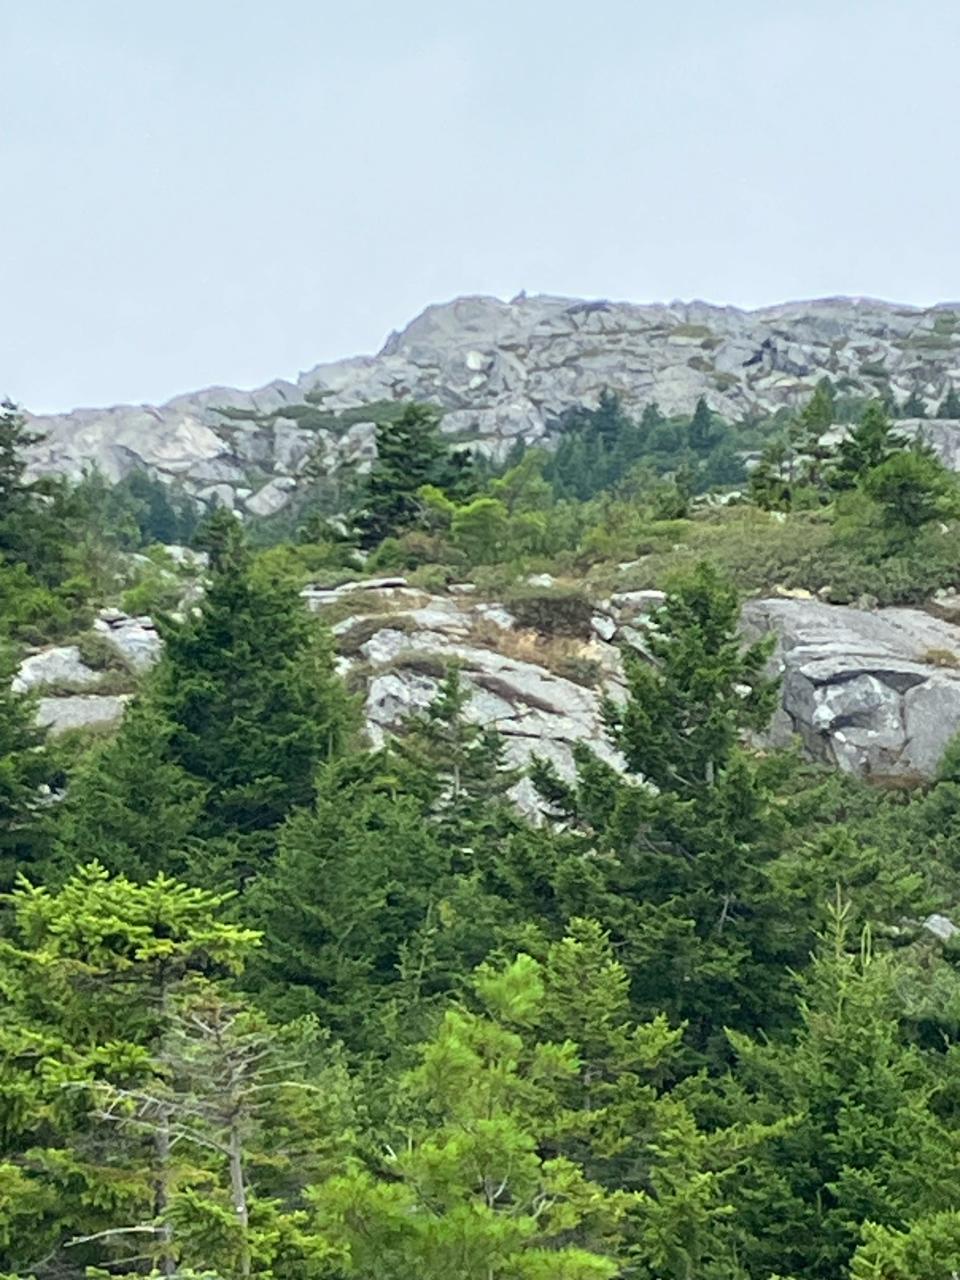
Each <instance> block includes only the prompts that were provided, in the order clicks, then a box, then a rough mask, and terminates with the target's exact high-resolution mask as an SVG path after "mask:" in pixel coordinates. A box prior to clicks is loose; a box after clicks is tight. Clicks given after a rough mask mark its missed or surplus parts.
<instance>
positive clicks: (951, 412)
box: [937, 384, 960, 419]
mask: <svg viewBox="0 0 960 1280" xmlns="http://www.w3.org/2000/svg"><path fill="white" fill-rule="evenodd" d="M937 417H938V418H952V419H957V418H960V394H958V393H957V389H956V387H954V386H953V385H952V384H951V385H950V386H949V387H948V388H947V393H946V395H945V396H944V397H943V399H942V400H941V401H940V407H939V409H938V410H937Z"/></svg>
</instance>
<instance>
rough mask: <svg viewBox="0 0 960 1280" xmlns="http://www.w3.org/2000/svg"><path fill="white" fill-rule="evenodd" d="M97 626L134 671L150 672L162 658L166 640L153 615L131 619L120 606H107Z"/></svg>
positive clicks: (95, 627) (96, 629) (97, 620)
mask: <svg viewBox="0 0 960 1280" xmlns="http://www.w3.org/2000/svg"><path fill="white" fill-rule="evenodd" d="M93 627H94V630H95V631H98V632H99V633H100V634H101V635H102V636H103V637H104V639H105V640H106V641H107V642H108V643H109V644H110V645H112V646H113V648H114V649H116V651H117V653H119V654H120V656H121V657H122V658H123V659H124V660H125V661H126V662H128V663H129V665H130V666H131V667H132V668H133V670H134V671H137V672H141V671H146V670H147V669H148V668H149V667H152V666H153V664H154V663H155V662H156V661H157V659H158V658H159V657H160V651H161V649H162V648H163V641H162V640H161V639H160V636H159V635H158V634H157V629H156V627H155V626H154V624H153V619H152V618H148V617H146V616H144V617H140V618H131V617H129V616H128V615H127V614H125V613H121V612H120V611H119V610H117V609H104V610H102V611H101V613H100V616H99V617H98V618H97V619H96V621H95V622H94V624H93Z"/></svg>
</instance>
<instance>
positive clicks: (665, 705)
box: [0, 381, 960, 1280]
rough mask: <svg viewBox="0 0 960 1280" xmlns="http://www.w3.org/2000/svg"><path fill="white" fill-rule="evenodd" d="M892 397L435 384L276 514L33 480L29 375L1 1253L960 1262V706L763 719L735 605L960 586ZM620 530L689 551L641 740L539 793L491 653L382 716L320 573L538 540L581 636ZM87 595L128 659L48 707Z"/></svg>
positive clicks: (756, 665) (0, 799)
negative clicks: (797, 402) (445, 420)
mask: <svg viewBox="0 0 960 1280" xmlns="http://www.w3.org/2000/svg"><path fill="white" fill-rule="evenodd" d="M315 407H316V406H315ZM321 407H322V406H321ZM892 410H893V411H894V412H891V411H892ZM318 412H319V410H318ZM896 412H910V407H909V406H906V407H904V408H902V409H900V410H897V408H896V406H892V405H889V404H887V405H885V404H883V403H882V402H880V401H870V402H853V401H851V400H850V399H849V398H847V399H846V400H844V399H843V398H842V397H839V396H838V395H837V394H836V392H835V390H834V388H833V387H831V385H830V384H829V382H827V381H824V382H823V383H821V384H820V385H819V386H818V388H817V390H816V392H815V393H814V395H813V397H812V399H811V401H810V403H809V404H808V405H806V407H805V408H804V409H803V410H802V411H800V412H799V413H797V414H795V415H782V416H781V418H779V419H778V420H776V421H771V422H764V423H758V422H754V423H739V424H728V423H725V422H723V421H721V420H720V419H719V418H718V417H717V415H716V414H714V413H712V412H711V411H710V410H709V408H708V407H707V405H706V404H705V403H704V402H701V403H700V404H699V405H697V407H696V410H695V412H694V413H693V414H692V415H690V416H689V417H688V418H685V419H667V418H665V417H664V416H663V415H662V414H661V413H660V412H659V410H658V409H657V407H656V405H650V406H648V407H647V409H646V410H645V411H644V412H643V413H642V414H641V415H636V416H634V415H631V414H629V413H628V412H626V411H625V409H624V408H623V406H622V405H621V404H620V403H619V402H618V401H617V399H616V398H615V397H614V396H604V397H603V399H602V400H601V401H600V403H599V405H597V406H594V407H591V408H586V407H585V408H582V409H578V410H577V411H576V412H575V413H572V414H570V415H569V417H568V418H567V419H566V420H565V421H564V422H562V423H560V424H558V428H557V433H556V438H555V441H554V446H555V447H552V448H548V449H539V448H524V447H523V446H519V447H518V448H516V449H515V450H513V452H512V453H511V454H510V456H508V457H507V458H505V459H501V460H499V461H496V462H494V461H491V460H490V459H489V458H484V457H479V456H476V455H475V454H474V453H472V452H471V451H470V449H469V448H468V447H466V446H465V445H464V444H463V442H457V441H455V440H454V441H451V440H448V439H446V438H445V437H444V436H443V434H442V431H441V429H440V428H441V421H440V415H439V413H438V412H437V411H436V410H434V409H433V408H432V407H430V406H424V405H416V404H414V405H405V406H402V407H400V408H399V409H397V410H396V411H393V412H391V413H390V414H387V415H384V418H383V421H382V423H381V425H380V426H379V429H378V456H377V460H376V461H375V462H374V464H373V466H372V467H371V469H370V470H369V472H367V473H365V474H356V475H354V476H351V477H344V478H342V481H338V484H337V503H336V504H334V505H335V506H338V509H336V510H333V509H330V505H329V502H328V501H327V499H328V498H329V494H330V486H329V484H328V483H327V482H326V481H323V490H322V492H323V497H324V500H323V501H320V499H319V497H318V493H319V490H318V489H311V487H310V485H306V486H305V487H304V490H303V494H302V495H301V497H300V498H299V499H298V501H297V503H296V504H294V506H293V508H292V513H285V514H284V516H283V519H282V520H279V519H273V520H264V521H263V522H260V523H259V524H258V523H256V522H251V523H250V524H249V526H248V527H247V526H244V525H242V524H241V523H240V522H239V521H238V520H237V519H236V518H235V517H234V516H233V515H232V514H230V513H229V512H227V511H225V510H223V509H214V510H212V511H207V512H204V511H201V510H199V509H197V507H196V505H195V504H194V503H193V501H192V500H191V499H189V498H188V497H187V496H186V495H184V494H180V493H178V492H177V491H176V490H175V489H174V488H172V487H167V486H164V485H163V484H160V483H159V482H158V481H156V480H155V479H152V478H151V477H149V476H147V475H144V474H140V473H136V472H134V473H132V474H131V475H129V476H128V477H127V478H126V479H125V480H123V481H121V482H120V483H119V484H115V485H111V484H108V483H107V482H106V481H105V480H104V479H103V477H101V476H98V475H97V474H95V473H91V474H89V475H87V476H86V477H85V478H84V479H83V480H82V481H81V482H79V483H67V482H63V481H59V480H51V479H35V478H32V477H31V476H30V475H29V474H28V473H27V471H26V470H25V467H24V464H23V458H22V452H23V449H24V448H25V446H26V445H27V443H28V442H29V441H28V434H29V433H28V432H27V429H26V426H25V424H24V421H23V419H22V417H21V415H20V414H19V413H18V411H17V409H16V408H15V407H14V406H13V405H6V406H4V408H3V410H2V416H0V632H2V639H3V644H4V655H5V656H4V660H3V661H4V679H3V683H2V686H0V850H2V856H0V880H2V885H0V889H2V891H3V897H2V902H0V948H2V966H0V987H2V997H3V998H2V1005H0V1008H2V1014H0V1277H2V1280H14V1278H17V1280H28V1278H32V1280H82V1278H84V1277H87V1278H89V1280H107V1278H108V1277H109V1278H114V1280H133V1278H134V1277H166V1278H168V1280H170V1278H173V1277H176V1278H177V1280H246V1278H247V1277H260V1278H264V1280H266V1278H268V1277H272V1278H273V1280H351V1278H353V1280H615V1278H617V1277H623V1278H624V1280H846V1278H847V1277H850V1278H851V1280H953V1277H955V1276H956V1275H957V1274H958V1272H960V1041H958V1035H960V943H956V942H953V941H952V940H951V937H950V936H949V935H950V934H951V932H952V931H951V929H950V928H947V927H945V928H942V929H940V930H939V933H938V932H937V931H933V930H931V929H930V928H927V927H925V926H924V922H925V921H928V920H929V918H930V917H931V916H934V915H935V914H939V915H940V916H941V917H948V916H949V915H950V914H951V912H953V913H956V912H957V910H958V909H960V823H958V818H960V747H958V748H953V747H951V748H950V749H949V750H948V751H947V754H946V756H945V757H944V759H943V761H942V764H941V767H940V773H939V776H938V777H937V778H936V779H935V780H934V781H932V782H930V783H929V784H924V785H916V786H911V787H902V788H881V787H878V786H876V785H871V784H869V783H868V782H865V781H862V780H859V779H857V778H854V777H851V776H847V775H842V774H839V773H834V772H830V771H828V770H827V769H825V768H824V767H822V766H818V765H815V764H813V763H811V762H810V761H809V760H807V759H806V758H805V757H804V756H803V755H802V754H801V752H800V751H799V749H789V750H773V749H771V748H766V747H764V746H762V745H761V744H762V743H763V736H762V735H763V731H764V730H765V728H766V727H767V725H768V724H769V722H770V720H771V717H772V716H773V714H774V711H775V709H776V707H777V704H778V697H779V690H778V686H777V681H776V679H775V678H773V676H772V675H771V674H770V667H769V658H770V654H771V648H770V645H769V644H768V643H767V642H765V641H762V642H758V643H755V644H746V643H745V642H743V641H742V640H741V639H740V636H739V632H738V618H739V612H740V607H741V602H742V599H743V597H744V595H745V594H748V593H757V592H759V591H763V590H767V589H771V588H772V587H773V586H774V585H782V586H784V587H786V588H788V589H789V588H803V589H805V590H809V591H811V592H818V591H819V592H821V593H822V594H823V595H824V597H825V598H828V599H831V600H837V601H851V600H856V599H859V598H862V597H865V596H867V597H869V599H870V600H871V601H872V602H873V603H877V602H880V603H891V602H909V601H923V600H925V599H927V598H928V597H929V596H930V595H931V593H932V592H934V591H935V590H936V589H938V588H944V587H951V586H958V585H960V556H958V547H960V540H958V538H960V485H958V482H957V479H956V478H955V476H954V475H953V474H952V473H951V472H948V471H947V470H945V468H944V467H943V466H942V464H941V463H940V462H939V461H938V460H937V458H936V457H935V456H934V454H933V453H932V452H931V451H930V450H929V449H928V448H927V447H926V445H925V444H924V442H923V440H922V438H913V439H907V438H906V437H905V436H904V435H901V434H900V432H899V431H898V428H897V424H896V420H895V416H894V415H895V413H896ZM303 416H304V419H305V420H306V412H305V414H304V415H303ZM840 422H842V423H845V424H847V429H846V430H845V431H843V432H837V431H832V432H831V431H830V428H831V427H833V426H834V425H835V424H837V423H840ZM317 484H318V485H319V484H321V481H320V480H318V481H317ZM182 544H188V545H190V546H192V547H193V548H195V549H196V551H197V552H199V553H203V555H204V556H205V560H204V563H205V565H206V566H207V567H206V568H205V570H204V572H203V574H202V578H201V580H200V581H199V582H196V581H191V583H190V584H189V586H190V590H189V591H187V590H186V587H187V584H186V578H185V576H184V574H185V571H184V570H183V569H182V568H178V567H177V565H176V564H175V562H174V559H173V557H172V556H171V553H170V552H169V551H168V550H166V549H165V548H167V547H171V546H179V545H182ZM624 564H626V565H627V566H628V568H627V570H626V572H627V573H628V574H629V575H630V581H631V583H632V584H633V585H635V586H637V587H642V586H651V587H660V588H662V589H663V590H664V591H665V593H666V595H665V599H664V602H663V604H662V607H660V608H659V610H658V611H657V612H656V613H655V614H654V616H653V618H652V621H651V625H650V626H649V628H648V629H647V631H646V633H645V635H644V639H643V647H642V650H641V649H632V650H625V652H624V655H623V662H624V669H625V676H626V689H627V692H626V697H625V698H623V699H621V700H613V699H611V700H609V701H608V702H607V703H606V704H605V711H604V716H605V723H606V732H607V736H608V740H609V743H610V744H611V745H613V746H615V747H616V748H617V750H618V751H619V752H620V753H621V756H622V758H623V760H624V761H625V764H626V769H625V771H623V772H620V771H617V770H616V769H614V768H613V767H612V766H611V765H610V764H608V763H605V762H604V761H603V760H601V758H600V757H599V756H598V755H597V754H596V753H595V752H593V751H591V750H590V748H589V746H586V745H584V746H581V747H580V748H578V751H577V771H576V776H575V778H573V779H568V778H564V777H561V776H560V774H559V773H558V772H557V771H556V770H555V769H554V768H552V767H551V766H550V765H549V764H548V763H547V762H546V761H541V762H539V763H537V764H535V765H534V767H533V768H532V770H531V773H532V781H533V783H534V784H535V787H536V789H537V792H538V794H539V796H540V798H541V803H542V809H543V812H542V816H541V817H538V818H533V817H530V816H524V814H523V813H522V812H521V811H520V810H519V809H518V808H517V807H516V805H515V804H514V803H513V799H512V789H513V788H514V786H515V784H516V783H517V774H516V771H515V770H514V769H512V768H510V767H508V765H507V763H506V760H505V753H504V743H503V741H502V739H501V738H500V737H499V736H498V734H497V733H496V732H494V731H492V730H491V729H489V728H488V727H481V726H480V725H478V724H477V723H476V720H475V719H474V718H473V717H472V716H471V715H470V711H469V705H468V699H467V697H466V694H465V691H464V688H463V685H462V682H461V678H460V674H459V673H458V670H457V668H456V666H455V665H451V666H450V668H449V669H448V670H447V671H446V672H445V673H444V677H443V680H442V684H441V688H440V693H439V696H438V697H437V698H436V700H435V701H434V703H433V704H432V705H431V706H429V707H428V708H427V709H426V710H425V711H424V712H423V713H422V714H419V715H417V716H414V717H412V718H411V719H409V720H408V721H407V722H406V725H405V728H404V732H403V733H402V734H397V735H395V736H392V737H389V738H388V739H387V740H386V741H385V742H384V743H383V744H382V745H380V746H378V747H376V749H374V748H372V747H371V744H370V743H369V742H368V741H366V740H365V737H364V733H363V727H362V719H361V711H360V707H359V705H358V697H357V691H356V689H355V688H354V687H352V686H351V685H350V684H349V682H347V681H345V680H344V679H343V678H342V676H341V675H340V674H339V668H338V665H337V658H336V651H335V644H334V637H333V635H332V634H331V630H330V627H329V626H328V625H327V622H325V621H324V620H323V619H322V618H320V619H318V618H316V617H313V616H311V615H310V614H309V613H308V612H307V611H306V609H305V608H304V604H303V601H302V599H301V596H300V591H301V588H302V587H303V586H304V584H305V583H307V582H308V581H311V580H315V579H317V578H323V579H325V580H327V581H331V582H339V581H344V580H346V579H347V578H351V577H357V576H361V577H362V576H363V575H375V574H378V573H380V574H382V573H385V572H397V571H403V572H404V573H405V574H407V575H408V576H409V579H410V581H411V582H413V583H416V584H420V585H423V586H425V587H430V588H435V589H439V588H440V587H441V586H442V585H444V584H449V583H457V582H463V581H464V579H465V578H469V579H470V580H471V582H472V583H473V584H474V585H475V586H476V588H477V590H478V591H480V592H486V593H488V594H490V595H491V596H496V595H497V594H502V593H503V592H504V591H506V590H508V589H512V590H515V591H516V590H518V588H519V586H520V585H522V584H523V583H524V582H526V581H528V580H529V577H530V575H536V574H538V573H540V574H542V573H544V572H546V571H549V572H550V573H551V574H552V575H553V576H554V578H555V580H556V584H557V585H556V586H555V587H554V588H552V595H551V593H550V592H547V593H541V594H540V595H539V596H538V597H537V599H536V608H537V610H538V618H537V625H538V627H539V628H540V629H541V630H542V631H543V632H544V633H549V631H550V629H551V627H554V628H561V627H562V625H563V618H564V616H565V613H568V612H569V611H570V610H571V609H574V608H576V607H577V605H578V601H582V600H587V601H589V596H590V593H591V592H593V591H600V590H603V589H606V588H607V587H608V585H609V583H610V581H612V579H613V577H614V576H615V574H616V572H617V571H618V570H617V566H621V568H622V566H623V565H624ZM105 603H113V604H117V605H119V606H120V607H122V608H124V609H126V610H128V611H129V612H133V613H145V612H149V613H151V614H152V615H153V616H154V618H155V619H156V620H157V624H158V626H159V628H160V630H161V633H162V635H163V640H164V647H163V653H162V656H161V658H160V660H159V661H158V662H157V663H156V665H155V666H154V667H153V668H152V670H151V671H150V672H149V673H148V674H147V675H145V676H136V675H135V673H132V672H131V671H129V670H125V669H123V668H122V665H121V664H119V663H117V662H116V660H115V659H111V658H108V657H107V656H106V655H105V654H104V653H103V652H99V653H95V652H93V650H94V649H95V648H96V644H95V643H94V640H95V637H94V638H91V635H90V632H89V625H90V621H91V619H92V617H93V615H94V612H95V610H96V609H97V608H98V607H100V606H101V605H103V604H105ZM327 621H329V620H327ZM77 637H79V639H77V641H76V642H77V643H78V644H80V645H81V646H86V647H85V648H84V653H85V656H86V657H87V658H88V659H89V660H90V662H91V663H93V664H94V665H97V666H98V669H102V671H103V679H104V682H105V683H104V687H109V688H111V689H116V690H118V691H121V692H123V693H124V695H125V696H129V698H130V701H129V703H128V705H127V710H126V713H125V715H124V718H123V720H122V724H120V726H119V727H118V728H116V729H115V730H112V731H110V732H101V733H88V734H64V735H62V736H59V737H49V736H45V735H44V733H43V732H42V730H40V729H39V728H38V727H37V725H36V720H35V713H36V707H35V695H34V694H32V693H30V692H26V693H23V692H15V691H14V690H13V689H12V688H11V687H10V678H11V677H12V675H13V673H14V672H15V670H16V668H17V665H18V662H19V661H20V659H21V658H22V656H23V655H24V653H26V652H29V651H35V650H36V649H37V648H38V647H41V646H43V645H45V644H50V643H53V642H64V641H67V640H71V639H74V638H77ZM942 923H943V924H944V925H946V923H947V922H946V920H945V919H944V920H943V921H942ZM957 936H958V937H960V934H958V935H957Z"/></svg>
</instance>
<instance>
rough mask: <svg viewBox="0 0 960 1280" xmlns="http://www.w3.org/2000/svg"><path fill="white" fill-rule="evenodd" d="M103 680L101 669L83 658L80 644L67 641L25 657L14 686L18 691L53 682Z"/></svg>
mask: <svg viewBox="0 0 960 1280" xmlns="http://www.w3.org/2000/svg"><path fill="white" fill-rule="evenodd" d="M99 680H100V674H99V672H97V671H94V670H93V668H92V667H88V666H87V664H86V663H85V662H84V661H83V660H82V659H81V657H80V650H79V649H78V648H77V646H76V645H75V644H66V645H59V646H57V647H56V648H53V649H44V650H43V652H42V653H34V654H32V655H31V656H30V657H29V658H24V660H23V662H21V663H20V666H19V669H18V670H17V674H16V675H15V676H14V678H13V682H12V684H11V688H12V689H13V691H14V693H26V692H27V691H28V690H30V689H43V688H50V687H51V686H52V685H71V686H75V687H77V688H79V687H81V686H83V685H94V684H97V683H98V681H99Z"/></svg>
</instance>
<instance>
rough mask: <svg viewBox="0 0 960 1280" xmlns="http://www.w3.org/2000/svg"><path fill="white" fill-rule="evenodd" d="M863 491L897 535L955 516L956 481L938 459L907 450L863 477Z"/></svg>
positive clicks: (956, 499)
mask: <svg viewBox="0 0 960 1280" xmlns="http://www.w3.org/2000/svg"><path fill="white" fill-rule="evenodd" d="M862 487H863V491H864V493H865V494H866V495H867V497H869V498H872V499H873V501H874V502H876V503H877V505H878V506H879V508H880V518H881V520H882V522H883V524H884V525H885V526H887V528H889V529H891V530H893V531H894V532H895V533H897V534H900V535H901V536H903V535H910V534H913V533H914V532H916V531H918V530H919V529H920V528H921V527H922V526H923V525H925V524H928V523H929V522H930V521H931V520H936V519H938V518H939V519H944V518H949V517H951V516H955V515H956V514H957V511H958V489H957V482H956V480H955V478H954V477H953V476H952V475H951V474H950V472H949V471H947V470H946V468H945V467H944V466H943V464H942V463H941V462H938V461H937V459H936V458H934V457H932V456H931V455H930V454H928V453H924V452H921V451H919V450H908V449H905V450H903V451H901V452H900V453H895V454H894V455H893V456H892V457H889V458H887V460H886V461H885V462H882V463H880V464H879V465H878V466H876V467H874V468H873V469H872V470H871V471H869V472H868V473H867V474H866V475H865V476H864V477H863V484H862Z"/></svg>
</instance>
